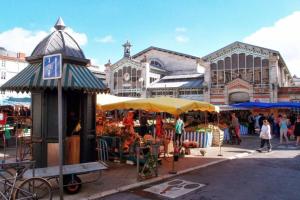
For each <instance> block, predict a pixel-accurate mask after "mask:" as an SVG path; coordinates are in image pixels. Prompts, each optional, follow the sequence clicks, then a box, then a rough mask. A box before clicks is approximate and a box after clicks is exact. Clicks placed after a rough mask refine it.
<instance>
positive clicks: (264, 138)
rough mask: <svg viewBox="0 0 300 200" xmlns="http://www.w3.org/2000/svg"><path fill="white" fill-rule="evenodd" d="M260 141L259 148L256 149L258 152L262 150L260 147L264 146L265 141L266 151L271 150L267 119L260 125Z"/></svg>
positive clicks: (269, 129)
mask: <svg viewBox="0 0 300 200" xmlns="http://www.w3.org/2000/svg"><path fill="white" fill-rule="evenodd" d="M259 137H260V139H261V142H260V148H259V149H257V151H258V152H262V149H263V148H264V146H265V143H267V148H268V152H271V151H272V145H271V138H272V136H271V127H270V124H269V122H268V120H266V119H265V120H264V121H263V125H262V127H261V131H260V135H259Z"/></svg>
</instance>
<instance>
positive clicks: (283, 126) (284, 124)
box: [279, 115, 289, 144]
mask: <svg viewBox="0 0 300 200" xmlns="http://www.w3.org/2000/svg"><path fill="white" fill-rule="evenodd" d="M288 125H289V120H288V119H287V117H286V115H283V117H282V118H281V119H280V121H279V127H280V144H282V140H283V137H284V138H285V140H286V144H287V143H288V142H289V138H288V136H287V132H288Z"/></svg>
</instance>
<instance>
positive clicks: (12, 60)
mask: <svg viewBox="0 0 300 200" xmlns="http://www.w3.org/2000/svg"><path fill="white" fill-rule="evenodd" d="M26 66H27V62H26V61H25V54H24V53H16V52H11V51H8V50H6V49H4V48H3V47H0V86H1V85H3V84H4V83H6V82H7V81H8V80H9V79H11V78H12V77H14V76H15V75H16V74H18V73H19V72H20V71H22V70H23V69H24V68H25V67H26ZM9 97H29V95H28V94H23V95H20V94H17V93H16V92H4V91H1V94H0V98H1V99H6V98H9Z"/></svg>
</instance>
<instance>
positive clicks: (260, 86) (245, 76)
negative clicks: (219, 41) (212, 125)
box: [202, 42, 294, 104]
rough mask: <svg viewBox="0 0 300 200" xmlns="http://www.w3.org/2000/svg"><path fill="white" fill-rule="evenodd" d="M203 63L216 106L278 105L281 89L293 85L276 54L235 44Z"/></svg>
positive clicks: (207, 58) (220, 50) (209, 56)
mask: <svg viewBox="0 0 300 200" xmlns="http://www.w3.org/2000/svg"><path fill="white" fill-rule="evenodd" d="M202 59H203V60H204V61H206V62H207V63H208V65H209V68H208V70H206V72H205V73H206V75H205V77H207V78H206V84H207V85H208V90H209V91H210V100H209V101H210V102H211V103H214V104H231V103H238V102H245V101H262V102H277V101H279V97H278V89H279V88H284V87H291V86H293V84H294V83H293V78H292V77H291V74H290V72H289V70H288V68H287V66H286V64H285V62H284V60H283V58H282V57H281V55H280V53H279V52H278V51H275V50H271V49H267V48H262V47H257V46H253V45H250V44H245V43H241V42H234V43H232V44H230V45H228V46H226V47H224V48H222V49H219V50H217V51H215V52H213V53H211V54H209V55H207V56H205V57H203V58H202Z"/></svg>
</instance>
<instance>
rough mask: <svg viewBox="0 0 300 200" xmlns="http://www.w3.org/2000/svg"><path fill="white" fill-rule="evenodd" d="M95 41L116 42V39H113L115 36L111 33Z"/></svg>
mask: <svg viewBox="0 0 300 200" xmlns="http://www.w3.org/2000/svg"><path fill="white" fill-rule="evenodd" d="M95 41H96V42H100V43H113V42H115V40H114V39H113V37H112V36H111V35H106V36H104V37H102V38H96V39H95Z"/></svg>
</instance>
